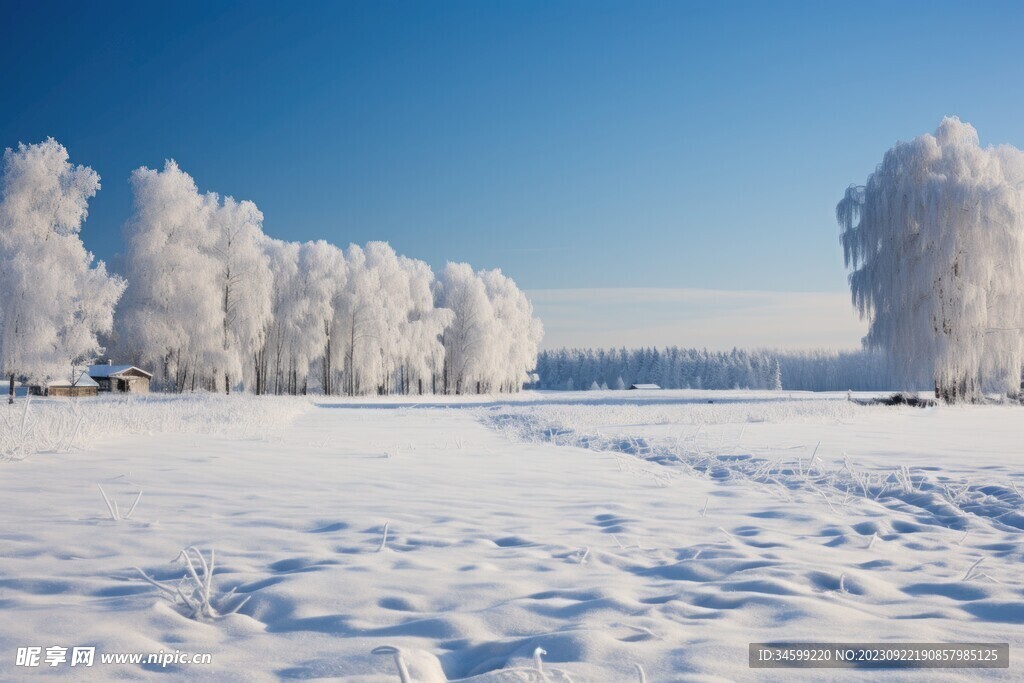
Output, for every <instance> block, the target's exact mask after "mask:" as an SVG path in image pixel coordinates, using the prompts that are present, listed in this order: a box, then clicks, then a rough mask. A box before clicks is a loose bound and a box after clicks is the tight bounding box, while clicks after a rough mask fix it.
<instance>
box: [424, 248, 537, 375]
mask: <svg viewBox="0 0 1024 683" xmlns="http://www.w3.org/2000/svg"><path fill="white" fill-rule="evenodd" d="M437 301H438V306H440V307H443V308H447V309H450V310H451V311H452V313H453V314H454V317H453V319H452V322H451V324H450V325H449V326H448V327H447V329H445V331H444V338H443V342H444V349H445V367H444V376H443V377H444V379H443V383H444V392H445V393H456V394H462V393H474V392H475V393H480V392H490V391H518V390H519V389H520V388H522V386H523V384H524V383H525V382H527V381H528V380H529V374H528V373H529V372H530V371H531V370H533V368H534V367H535V366H536V363H537V347H538V345H539V344H540V340H541V337H542V335H543V328H542V326H541V323H540V320H538V319H537V318H534V317H533V308H532V306H531V305H530V302H529V300H528V299H527V298H526V296H525V295H524V294H523V293H522V291H520V290H519V288H518V287H516V284H515V282H513V281H512V280H511V279H510V278H508V277H506V276H505V275H503V274H502V273H501V271H500V270H489V271H481V272H480V273H475V272H473V269H472V268H471V267H470V266H469V265H468V264H465V263H449V264H448V265H447V266H446V267H445V270H444V273H443V275H442V277H441V280H440V282H439V284H438V287H437Z"/></svg>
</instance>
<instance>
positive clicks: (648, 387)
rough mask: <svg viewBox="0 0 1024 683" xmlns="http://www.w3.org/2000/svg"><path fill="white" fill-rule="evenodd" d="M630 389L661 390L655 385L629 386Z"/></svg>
mask: <svg viewBox="0 0 1024 683" xmlns="http://www.w3.org/2000/svg"><path fill="white" fill-rule="evenodd" d="M629 388H630V389H661V387H659V386H658V385H657V384H630V385H629Z"/></svg>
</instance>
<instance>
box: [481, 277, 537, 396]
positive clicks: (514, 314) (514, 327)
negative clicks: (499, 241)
mask: <svg viewBox="0 0 1024 683" xmlns="http://www.w3.org/2000/svg"><path fill="white" fill-rule="evenodd" d="M480 277H481V279H482V280H483V283H484V288H485V289H486V291H487V296H488V299H489V300H490V303H491V310H492V311H493V312H494V323H495V327H494V329H492V331H491V334H492V336H491V339H490V340H489V343H488V349H489V360H490V363H491V368H490V377H488V378H487V381H486V384H487V389H488V390H498V391H503V392H506V391H519V390H520V389H521V388H522V386H523V383H524V382H527V381H528V380H529V373H530V371H531V370H533V369H534V367H536V365H537V349H538V346H539V345H540V341H541V338H542V337H543V336H544V328H543V326H542V325H541V322H540V320H539V319H538V318H534V317H533V306H532V305H531V304H530V300H529V299H527V298H526V295H525V294H523V292H522V291H521V290H520V289H519V287H517V286H516V283H515V282H514V281H513V280H512V278H510V277H507V276H505V275H504V274H502V272H501V271H500V270H485V271H483V272H482V273H480Z"/></svg>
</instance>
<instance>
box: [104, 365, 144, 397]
mask: <svg viewBox="0 0 1024 683" xmlns="http://www.w3.org/2000/svg"><path fill="white" fill-rule="evenodd" d="M89 377H91V378H92V379H93V380H94V381H95V382H96V384H97V386H98V387H99V391H104V392H105V391H109V392H112V393H116V394H148V393H149V382H150V380H151V379H153V374H152V373H149V372H146V371H145V370H143V369H142V368H137V367H135V366H134V365H114V364H113V363H111V362H109V361H108V362H107V364H106V365H90V366H89Z"/></svg>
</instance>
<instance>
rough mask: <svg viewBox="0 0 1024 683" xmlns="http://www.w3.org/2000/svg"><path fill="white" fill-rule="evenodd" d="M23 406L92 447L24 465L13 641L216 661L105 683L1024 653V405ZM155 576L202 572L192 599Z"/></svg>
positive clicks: (5, 667)
mask: <svg viewBox="0 0 1024 683" xmlns="http://www.w3.org/2000/svg"><path fill="white" fill-rule="evenodd" d="M854 398H858V397H856V396H855V397H854ZM31 405H32V406H33V408H32V410H36V409H38V410H39V416H38V417H37V418H31V417H30V418H29V420H28V422H29V424H39V425H40V426H42V425H44V424H45V425H47V428H48V430H49V431H53V432H61V431H68V430H70V429H71V427H69V426H67V425H65V426H64V427H60V426H59V424H58V423H59V422H60V420H62V419H63V420H65V423H66V418H62V417H59V416H60V415H62V414H66V412H67V411H78V414H79V416H80V417H82V418H84V423H83V428H84V427H85V426H87V425H92V424H96V425H98V427H97V428H96V429H94V430H93V431H92V432H90V433H89V438H88V439H83V440H81V441H79V442H78V444H77V447H75V448H72V449H71V450H70V452H66V453H65V452H56V451H59V450H62V449H60V448H57V449H55V451H54V452H37V453H35V454H34V455H31V456H30V457H28V458H27V459H25V460H23V461H22V462H18V463H7V464H5V465H3V466H4V468H5V472H4V476H3V478H2V484H0V487H2V494H3V497H4V499H5V500H6V501H8V507H7V510H8V511H7V513H6V514H7V523H6V524H5V525H4V528H3V531H0V534H2V538H0V541H2V543H3V545H4V547H5V552H4V553H3V554H2V555H0V590H2V596H0V597H2V599H3V601H4V613H5V619H4V620H3V626H2V627H0V649H2V650H3V651H5V652H13V651H14V649H15V648H16V647H17V646H19V645H26V644H32V643H37V641H39V639H40V638H41V637H43V636H42V635H41V634H45V640H46V642H45V643H37V644H40V645H51V644H54V643H66V644H69V645H71V644H95V645H96V646H97V647H98V649H99V651H100V652H112V651H140V652H142V651H158V650H160V649H163V650H165V651H167V650H170V651H173V650H174V649H181V650H182V651H190V652H207V651H208V652H211V653H213V664H212V665H209V666H203V667H199V666H191V667H189V666H184V665H172V666H170V667H168V668H167V669H166V670H161V669H159V667H152V668H145V667H143V668H139V667H132V666H129V665H121V666H113V665H111V666H108V667H106V668H104V669H103V670H102V671H98V672H97V673H98V674H101V675H102V677H103V678H104V679H105V680H113V679H147V678H154V679H156V678H161V679H164V680H167V679H168V674H170V676H169V678H170V679H172V680H177V679H180V680H186V679H187V680H211V681H212V680H217V681H232V680H235V681H243V680H244V681H264V680H266V681H272V680H281V679H316V678H336V679H337V678H343V679H345V680H350V681H364V682H365V681H379V682H382V683H383V682H394V681H398V680H399V672H400V670H402V669H404V670H405V671H407V672H408V677H409V679H410V680H415V681H446V680H449V681H454V680H468V681H479V682H483V681H488V682H492V681H513V680H516V681H523V680H534V681H540V680H544V678H543V677H545V676H546V677H547V680H550V681H554V680H573V681H609V680H615V681H637V680H640V678H639V673H638V669H637V666H638V665H639V666H640V667H642V670H643V672H644V676H645V677H646V679H647V680H650V681H667V680H747V679H749V678H750V671H749V670H748V669H747V659H746V653H747V643H749V642H758V641H765V640H778V639H780V638H784V639H793V640H820V639H825V640H836V641H838V640H870V641H875V640H883V641H914V642H919V641H941V642H955V641H975V642H981V641H1002V642H1008V643H1010V647H1011V648H1012V649H1016V648H1019V647H1021V646H1022V645H1024V635H1022V631H1021V623H1022V622H1024V614H1022V612H1021V610H1020V596H1021V577H1020V572H1019V570H1018V567H1019V565H1020V562H1021V560H1022V559H1024V555H1022V544H1021V536H1020V534H1021V530H1022V528H1024V517H1022V516H1021V514H1020V506H1021V503H1022V501H1024V499H1022V498H1021V487H1022V486H1024V473H1022V471H1021V467H1020V462H1019V444H1020V443H1021V441H1022V438H1024V433H1022V430H1024V427H1022V426H1021V423H1020V421H1019V420H1017V419H1016V418H1015V416H1016V414H1017V412H1018V411H1019V409H1017V408H1011V407H1001V406H968V407H949V406H940V407H938V408H931V409H915V408H907V407H896V408H893V407H882V406H873V407H868V406H863V405H860V404H858V403H855V402H851V401H849V400H847V395H846V394H845V393H842V394H826V395H822V394H801V393H794V394H790V393H787V392H774V391H761V392H699V391H652V392H629V394H628V395H625V394H624V393H623V392H611V391H609V392H606V391H582V392H578V393H575V394H568V393H565V392H558V393H537V392H522V393H520V394H516V395H514V396H508V395H506V396H503V397H500V398H489V397H484V396H478V397H465V396H463V397H436V398H428V397H424V398H423V399H416V400H410V399H408V398H405V397H372V398H362V399H337V398H335V399H320V398H317V399H314V400H307V399H303V398H288V397H281V398H270V397H241V396H238V397H236V396H233V397H231V398H230V399H229V398H227V397H216V396H210V397H206V398H196V397H161V396H149V397H144V398H141V399H139V400H133V401H131V402H129V403H128V404H126V405H120V404H119V403H118V402H116V401H105V400H99V401H89V402H84V401H83V402H79V403H77V404H70V403H66V402H64V403H61V402H57V401H55V400H43V401H38V402H33V403H32V404H31ZM76 406H77V407H76ZM290 407H291V408H290ZM11 410H13V411H14V413H15V415H17V412H18V410H19V408H18V407H17V406H16V407H15V408H13V409H11ZM8 414H10V412H8ZM119 416H121V417H119ZM129 417H130V418H131V419H128V418H129ZM17 428H18V427H17V421H16V420H15V421H14V424H13V425H12V424H11V423H8V422H0V434H3V435H5V438H7V437H6V435H8V434H9V432H10V430H12V429H14V430H17ZM40 482H46V485H45V487H43V486H41V485H40ZM97 484H99V485H100V486H101V487H102V489H103V495H102V496H101V495H100V492H99V491H98V490H97ZM140 491H144V495H143V496H142V497H141V500H138V501H137V505H136V507H135V509H134V511H133V512H132V513H131V515H130V517H126V515H125V514H123V513H124V511H125V510H127V509H128V508H129V507H130V503H131V502H132V501H133V500H136V496H137V494H138V493H139V492H140ZM108 500H109V504H110V508H115V509H116V510H117V511H118V514H117V515H114V514H112V513H111V512H110V509H109V508H108V504H107V501H108ZM184 549H188V550H186V551H185V554H186V555H187V556H188V557H189V558H190V559H191V562H192V564H193V567H194V569H195V577H194V578H193V577H192V574H191V572H190V571H189V569H188V567H187V566H186V565H185V562H184V560H183V559H182V558H181V557H180V556H179V554H180V553H181V552H182V551H183V550H184ZM176 556H178V557H179V559H178V560H177V561H175V557H176ZM214 556H215V563H214ZM204 561H205V562H207V563H208V564H213V565H214V567H213V568H212V569H211V571H210V572H209V573H208V574H207V573H206V572H205V571H204V569H203V562H204ZM136 567H137V568H138V569H139V570H141V571H142V572H144V573H145V574H146V576H147V577H149V578H150V579H152V580H153V581H155V582H158V583H160V584H162V585H166V584H168V582H170V583H171V585H177V583H178V582H179V580H181V579H182V578H183V576H187V577H188V578H187V579H186V581H185V583H184V585H185V586H186V588H185V589H184V590H185V591H186V595H187V596H188V601H183V600H181V599H172V598H171V596H169V595H167V593H166V591H164V590H162V589H161V588H159V587H157V586H154V585H153V584H152V583H150V582H148V581H147V580H145V579H143V578H142V576H141V574H140V572H139V571H138V570H136V569H135V568H136ZM207 596H208V597H209V605H210V610H208V611H207V610H206V609H205V607H204V604H205V603H204V599H205V597H207ZM243 600H244V603H241V601H243ZM197 608H198V609H197ZM235 608H238V611H237V612H235V613H232V612H233V610H234V609H235ZM51 641H52V642H51ZM375 653H376V654H375ZM11 661H12V660H10V659H5V660H4V661H2V662H0V677H3V678H12V677H15V675H16V672H13V671H12V670H11V669H10V668H9V667H11ZM1011 667H1013V668H1011V669H1009V670H990V671H987V672H985V674H986V678H989V679H992V680H1018V679H1019V678H1020V676H1019V671H1018V668H1019V667H1018V665H1017V664H1013V663H1012V662H1011ZM833 673H835V674H836V677H838V678H842V676H841V675H839V674H840V673H841V672H833ZM872 676H873V677H874V678H878V674H877V672H876V673H873V674H872ZM975 676H976V672H974V673H972V672H970V671H965V672H960V673H958V672H955V671H946V672H942V673H941V675H940V678H941V679H942V680H971V679H972V678H974V677H975ZM777 678H778V679H779V680H783V679H785V680H807V681H810V680H820V679H821V675H820V671H819V672H810V673H800V672H785V676H780V677H777ZM860 678H862V677H858V679H860ZM927 678H928V679H929V680H936V676H934V675H932V674H929V675H928V676H927Z"/></svg>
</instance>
